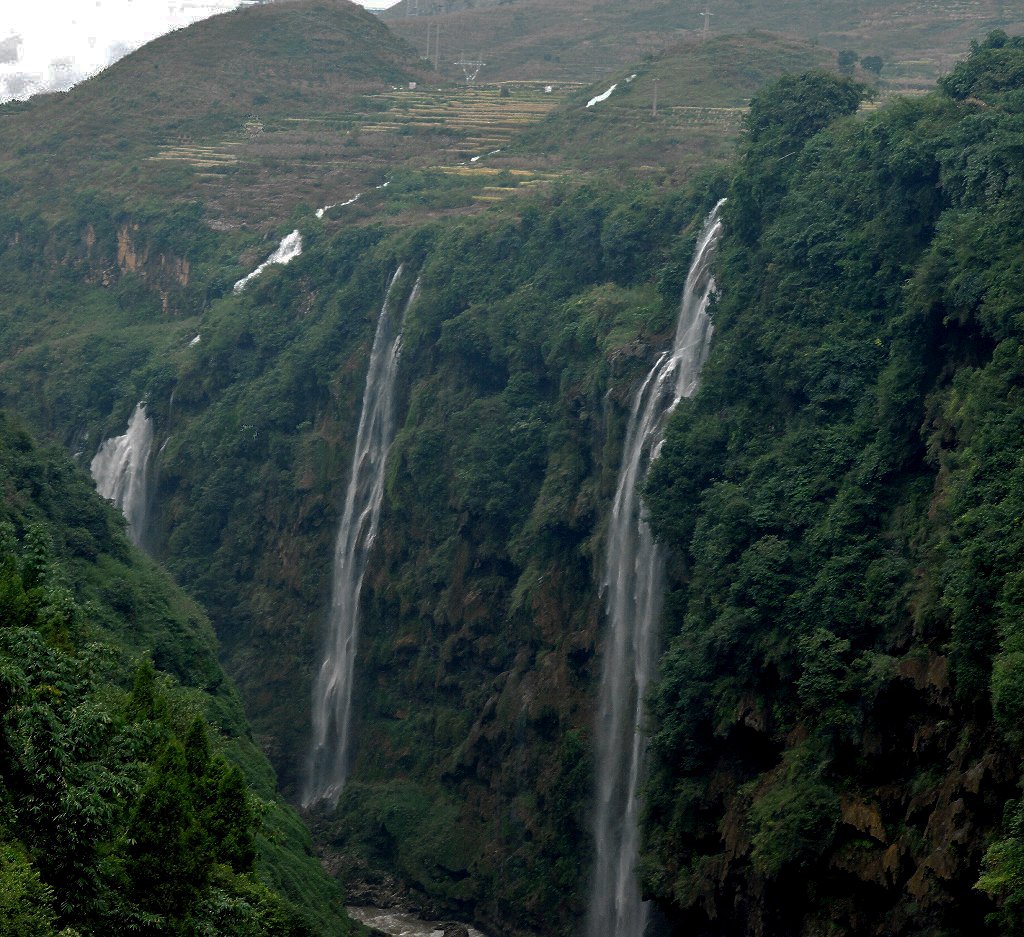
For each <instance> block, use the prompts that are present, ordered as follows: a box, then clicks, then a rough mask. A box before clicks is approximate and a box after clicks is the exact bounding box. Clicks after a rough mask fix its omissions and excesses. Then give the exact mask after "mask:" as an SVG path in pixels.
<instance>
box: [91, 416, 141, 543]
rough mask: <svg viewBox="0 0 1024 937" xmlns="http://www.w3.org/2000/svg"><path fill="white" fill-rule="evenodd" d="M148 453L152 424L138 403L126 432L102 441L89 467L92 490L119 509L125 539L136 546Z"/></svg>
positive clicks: (139, 538) (138, 537)
mask: <svg viewBox="0 0 1024 937" xmlns="http://www.w3.org/2000/svg"><path fill="white" fill-rule="evenodd" d="M152 450H153V421H152V420H151V419H150V418H149V417H148V416H146V407H145V405H144V404H141V403H140V404H138V405H136V407H135V412H134V413H133V414H132V417H131V419H130V420H129V421H128V432H127V433H125V434H124V435H123V436H115V437H114V438H112V439H108V440H106V441H105V442H104V443H103V444H102V445H101V446H100V449H99V452H97V453H96V455H95V456H93V460H92V462H91V463H90V464H89V471H90V472H91V473H92V477H93V480H94V481H95V482H96V490H97V491H98V492H99V493H100V494H101V495H102V496H103V497H104V498H106V499H108V500H109V501H113V502H114V504H116V505H117V506H118V507H119V508H120V509H121V512H122V513H123V514H124V516H125V518H126V519H127V521H128V536H129V537H130V538H131V541H132V543H134V544H135V545H136V546H139V545H140V544H141V542H142V538H143V536H144V534H145V530H146V514H147V509H148V506H149V461H150V459H149V456H150V453H151V452H152Z"/></svg>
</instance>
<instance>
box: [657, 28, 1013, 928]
mask: <svg viewBox="0 0 1024 937" xmlns="http://www.w3.org/2000/svg"><path fill="white" fill-rule="evenodd" d="M848 93H849V92H848V90H846V89H843V88H840V87H837V86H836V85H835V83H834V82H833V81H831V80H829V79H826V78H824V77H822V76H818V77H806V78H801V79H792V80H789V79H787V80H784V81H783V82H780V83H779V84H777V85H776V86H774V87H772V88H770V89H768V90H766V91H765V92H763V93H762V94H761V95H759V97H758V98H757V99H756V101H755V103H754V106H753V109H752V111H751V117H750V122H749V137H748V140H747V143H746V146H745V148H744V152H743V157H742V161H741V164H740V166H739V169H738V172H737V176H736V178H735V180H734V182H733V185H732V200H731V202H730V203H729V206H728V210H727V212H726V231H727V235H726V238H725V241H724V242H723V246H722V252H721V260H720V264H719V283H720V286H721V297H720V300H719V302H718V304H717V306H716V307H715V311H714V319H715V324H716V329H717V338H716V345H715V348H714V352H713V354H712V357H711V359H710V361H709V363H708V366H707V368H706V371H705V381H704V387H703V389H702V391H701V393H700V395H699V396H698V398H697V399H695V400H694V401H693V402H692V404H690V405H688V406H685V407H683V408H681V409H680V412H679V414H678V416H677V417H676V419H675V421H674V422H673V424H672V426H671V427H670V432H669V435H668V440H667V442H666V445H665V448H664V451H663V455H662V459H661V461H660V462H659V463H658V464H657V465H656V467H655V469H654V472H653V473H652V477H651V478H650V482H649V485H648V498H649V500H650V504H651V507H652V516H653V518H654V521H655V524H656V526H657V529H658V530H659V531H660V533H661V535H662V536H663V538H664V539H665V541H666V542H667V543H668V544H670V545H671V548H672V551H673V557H674V568H675V579H676V589H675V591H674V592H673V595H672V597H671V603H670V604H671V612H670V615H669V624H668V628H669V630H670V633H671V635H672V639H671V643H670V645H669V648H668V651H667V653H666V655H665V657H664V660H663V668H662V670H663V675H662V680H661V683H660V685H659V687H658V688H657V690H656V692H655V694H654V698H653V707H652V712H651V719H652V725H653V731H654V738H653V744H652V748H653V760H654V764H653V771H652V777H651V780H650V783H649V787H648V808H647V809H648V815H647V855H646V859H645V872H646V874H645V879H646V884H647V887H648V889H649V890H650V892H651V893H652V894H653V895H655V896H656V897H657V898H658V900H659V902H660V903H661V904H662V906H663V907H665V908H666V909H667V910H668V911H669V914H670V917H671V919H672V920H673V921H674V922H675V924H676V925H677V927H678V929H679V930H680V931H681V932H693V933H707V934H732V933H746V934H779V933H787V934H811V933H820V932H822V931H823V930H828V931H829V932H830V933H846V934H866V933H885V934H893V935H897V934H899V935H911V934H915V935H917V934H920V935H924V934H937V933H950V934H952V933H968V932H974V933H984V932H991V933H1009V932H1011V931H1012V932H1014V933H1017V932H1019V930H1020V928H1021V926H1022V919H1021V916H1020V915H1021V911H1020V909H1021V899H1022V894H1021V888H1020V874H1019V870H1020V867H1021V859H1022V856H1024V840H1022V839H1021V820H1020V807H1019V806H1018V804H1017V802H1016V801H1015V799H1014V798H1016V797H1018V796H1019V785H1020V783H1021V774H1020V765H1021V754H1022V752H1021V747H1020V746H1021V732H1020V727H1021V721H1020V718H1021V709H1020V707H1021V699H1022V696H1021V688H1022V682H1021V681H1022V680H1024V668H1022V667H1021V642H1022V640H1024V631H1022V628H1021V621H1022V619H1024V616H1022V611H1024V609H1022V606H1021V593H1020V589H1019V579H1020V568H1021V559H1022V557H1021V552H1022V550H1024V539H1022V537H1021V533H1020V529H1021V528H1020V522H1021V517H1022V516H1024V511H1022V507H1024V505H1022V504H1021V491H1022V490H1024V489H1022V488H1021V484H1020V479H1019V477H1018V476H1019V474H1020V472H1021V465H1022V464H1024V459H1022V457H1024V450H1022V444H1021V438H1022V437H1021V433H1020V426H1021V420H1022V419H1024V409H1022V404H1021V380H1022V377H1021V375H1022V371H1021V361H1022V355H1024V351H1022V344H1021V341H1022V333H1021V327H1022V320H1021V309H1022V303H1024V277H1022V267H1021V260H1020V258H1021V256H1022V234H1021V232H1022V231H1024V224H1022V223H1024V214H1022V206H1024V200H1022V198H1021V195H1022V192H1024V151H1022V149H1021V146H1020V141H1021V139H1022V136H1021V133H1022V131H1024V41H1022V40H1020V39H1015V40H1008V39H1007V37H1006V36H1005V35H1003V34H1001V33H994V34H992V35H991V36H990V37H989V38H988V39H987V40H986V41H985V42H984V43H983V44H981V45H980V46H977V47H975V48H974V49H973V51H972V54H971V56H970V58H969V59H968V60H967V61H965V62H963V63H961V64H960V65H959V66H957V68H956V69H955V70H954V71H953V72H952V73H951V74H950V75H949V76H947V77H946V78H945V79H943V81H942V82H941V90H940V91H938V92H936V93H934V94H932V95H930V96H929V97H927V98H923V99H918V100H912V101H902V102H898V103H895V104H893V105H891V106H890V107H888V108H886V109H883V110H882V111H881V112H880V113H876V114H874V115H871V116H868V117H865V118H859V117H846V118H842V119H837V120H835V121H834V122H832V123H829V125H828V126H827V127H825V128H824V129H822V124H823V123H825V122H826V120H827V119H828V118H829V116H838V115H840V114H841V113H843V112H849V111H850V110H851V108H852V102H851V100H850V99H849V97H848ZM979 876H983V877H981V882H980V886H979V884H978V882H979ZM992 899H995V902H994V903H993V900H992ZM986 915H991V917H989V925H988V930H986V924H985V921H986Z"/></svg>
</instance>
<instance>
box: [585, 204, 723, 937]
mask: <svg viewBox="0 0 1024 937" xmlns="http://www.w3.org/2000/svg"><path fill="white" fill-rule="evenodd" d="M724 201H725V200H724V199H723V200H722V201H721V202H719V203H718V204H717V205H716V206H715V208H714V210H713V211H712V212H711V214H710V215H709V216H708V219H707V221H706V222H705V225H704V229H703V231H702V232H701V235H700V238H699V240H698V242H697V247H696V250H695V251H694V255H693V260H692V262H691V265H690V272H689V274H688V275H687V278H686V287H685V289H684V290H683V297H682V302H681V304H680V310H679V321H678V323H677V325H676V334H675V339H674V342H673V345H672V348H671V350H670V351H667V352H665V353H664V354H663V355H662V356H661V357H660V358H659V359H658V361H657V363H656V364H655V365H654V367H653V368H652V369H651V370H650V372H649V373H648V374H647V377H646V378H645V379H644V381H643V383H642V384H641V385H640V387H639V388H638V390H637V392H636V395H635V397H634V398H633V404H632V410H631V412H630V416H629V423H628V426H627V429H626V441H625V445H624V447H623V451H622V464H621V466H620V468H619V480H618V487H617V489H616V491H615V500H614V502H613V504H612V513H611V517H610V519H609V523H608V545H607V552H606V554H605V573H604V589H605V597H606V611H607V616H608V632H607V636H606V639H605V646H604V670H603V673H602V678H601V690H600V698H599V709H598V722H597V727H596V749H597V750H596V755H597V803H596V810H595V818H594V850H595V861H594V873H593V883H592V889H593V890H592V892H591V898H590V905H589V908H588V912H587V935H588V937H642V935H643V933H644V930H645V928H646V926H647V919H648V912H649V908H648V904H647V902H644V901H642V900H641V896H640V884H639V881H638V878H637V869H636V863H637V857H638V854H639V846H640V824H639V819H640V818H639V811H640V803H639V797H638V792H639V786H640V782H641V780H642V778H643V767H644V754H645V749H646V738H645V736H644V731H643V713H644V699H645V697H646V695H647V690H648V687H649V686H650V682H651V678H652V677H653V675H654V670H655V666H656V663H657V655H658V640H657V639H658V628H659V625H660V620H661V609H662V601H663V592H664V576H665V557H664V554H663V552H662V550H661V548H660V546H659V545H658V544H657V543H655V541H654V537H653V536H652V534H651V530H650V527H649V526H648V525H647V521H646V519H645V517H644V511H643V509H642V507H641V503H640V487H641V486H642V484H643V480H644V477H645V476H646V474H647V468H648V466H649V465H650V462H651V459H652V458H654V456H656V455H657V451H658V449H659V447H660V446H661V443H662V440H663V438H664V430H665V423H666V421H667V419H668V416H669V414H670V413H671V412H672V410H673V409H674V408H675V406H676V404H677V403H678V402H679V401H680V400H681V399H682V398H683V397H690V396H691V395H692V394H693V393H694V391H696V389H697V384H698V380H699V378H700V370H701V367H702V366H703V364H704V360H705V358H706V357H707V353H708V348H709V346H710V343H711V331H712V330H711V320H710V318H709V317H708V315H707V305H708V301H709V299H710V298H711V295H712V293H713V292H714V278H713V277H712V275H711V264H712V261H713V260H714V256H715V249H716V247H717V245H718V240H719V237H720V236H721V232H722V223H721V221H720V220H719V213H720V211H721V207H722V205H723V203H724Z"/></svg>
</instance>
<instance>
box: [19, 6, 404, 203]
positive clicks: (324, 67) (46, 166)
mask: <svg viewBox="0 0 1024 937" xmlns="http://www.w3.org/2000/svg"><path fill="white" fill-rule="evenodd" d="M417 77H420V75H419V72H418V71H417V69H416V67H415V55H414V54H413V53H412V51H411V50H410V49H409V48H407V47H406V46H405V45H404V44H403V43H402V42H401V41H399V40H397V39H395V38H394V37H393V36H392V35H391V34H390V33H389V32H388V30H387V29H386V28H385V27H384V26H383V25H382V24H381V23H380V21H379V20H378V19H377V18H376V17H374V16H372V15H371V14H369V13H367V12H366V11H365V10H363V9H362V8H361V7H358V6H356V5H355V4H352V3H349V2H347V0H296V2H288V3H275V4H270V5H264V6H255V7H248V8H245V9H242V10H239V11H236V12H232V13H226V14H222V15H220V16H215V17H213V18H211V19H209V20H206V21H203V22H201V23H198V24H195V25H193V26H191V27H189V28H188V29H186V30H181V31H178V32H175V33H171V34H168V35H166V36H163V37H161V38H160V39H157V40H155V41H154V42H152V43H149V44H148V45H146V46H145V47H143V48H142V49H140V50H139V51H137V52H136V53H134V54H133V55H130V56H128V57H127V58H124V59H122V60H121V61H119V62H118V63H116V64H115V65H114V66H112V67H111V68H110V69H108V70H106V71H104V72H102V73H101V74H100V75H98V76H96V77H95V78H92V79H90V80H89V81H86V82H84V83H83V84H81V85H79V86H78V87H76V88H74V89H73V90H72V91H70V92H68V93H67V94H58V95H48V96H45V97H43V98H39V99H34V100H32V101H30V102H28V103H25V104H9V105H7V106H5V107H2V108H0V141H2V142H0V153H3V154H4V155H3V157H2V158H0V169H2V172H3V176H4V178H5V179H6V180H7V181H8V182H10V183H12V186H11V187H10V188H8V189H7V191H6V192H5V201H6V202H7V203H8V205H9V206H10V207H14V208H20V207H23V206H34V205H35V203H36V202H38V201H39V200H38V199H37V198H36V197H35V194H34V193H38V192H41V191H47V192H49V193H50V196H49V198H48V199H47V200H46V209H47V212H48V214H50V216H51V217H52V215H53V214H54V213H55V211H57V210H59V209H61V208H65V207H66V206H65V205H62V204H61V203H62V199H64V198H71V199H73V198H74V197H75V194H76V193H77V191H78V190H80V189H82V188H90V189H98V190H101V191H104V192H120V191H126V192H128V193H130V194H131V198H132V199H133V201H135V202H136V203H138V202H139V201H141V200H144V199H145V198H146V197H154V198H159V199H161V200H167V199H173V198H187V197H194V196H195V195H197V194H199V195H202V196H203V197H204V199H205V200H206V201H207V202H211V203H213V204H214V205H217V206H219V207H220V208H221V210H222V212H223V213H225V214H230V213H234V215H238V214H242V215H245V214H246V206H247V204H249V203H256V204H257V205H258V208H259V211H260V215H261V216H262V217H264V218H265V217H266V215H267V214H273V213H274V212H275V211H276V212H278V213H279V214H280V215H286V214H288V213H289V212H290V211H291V209H292V207H293V206H294V205H295V203H296V202H298V201H299V200H300V198H301V195H300V194H299V193H300V192H303V193H305V190H308V189H309V188H313V189H315V188H316V187H317V186H316V185H313V184H311V183H313V175H314V174H313V173H312V172H306V171H304V166H303V163H305V162H308V161H309V160H310V152H311V151H316V153H317V155H318V156H319V159H318V160H314V162H319V163H320V164H321V167H322V166H323V164H324V163H325V162H327V158H326V157H325V154H324V152H323V150H324V148H325V147H333V148H336V147H338V146H339V145H340V144H341V142H342V141H340V140H339V139H338V134H337V133H335V134H333V135H332V137H331V138H330V139H328V140H327V141H322V140H321V141H312V142H310V141H308V140H307V139H306V138H305V137H302V138H299V139H296V138H295V137H294V136H289V135H287V134H286V135H285V136H284V138H283V139H282V140H281V142H280V143H279V145H277V146H276V147H268V146H266V145H265V143H262V144H261V142H260V138H259V137H258V136H257V138H256V139H255V140H253V139H252V137H253V135H254V134H256V128H257V127H258V126H259V125H260V124H262V125H264V128H266V126H267V125H271V126H273V125H274V122H280V121H288V120H289V119H291V118H300V117H307V118H320V117H328V118H330V117H334V118H338V117H344V116H345V115H347V114H348V113H349V112H351V111H352V110H353V109H354V107H355V103H356V102H357V101H359V100H361V98H362V95H364V94H367V93H374V92H380V91H384V90H386V89H387V88H390V87H391V86H392V85H394V84H396V83H404V82H405V81H407V80H409V79H411V78H417ZM345 129H346V128H341V131H340V132H341V135H342V136H343V135H344V131H345ZM196 147H206V148H208V149H207V150H197V149H195V148H196ZM171 148H184V149H185V150H186V151H187V152H188V153H190V154H191V155H192V156H193V157H195V159H194V160H193V161H188V160H181V159H167V158H166V157H167V156H168V155H173V154H174V153H175V152H179V150H176V149H171ZM211 152H213V153H214V156H213V157H212V158H211V156H210V154H211ZM41 157H43V158H41ZM154 157H165V158H163V159H160V158H157V159H154ZM204 157H205V160H204ZM196 161H198V162H199V163H202V162H206V163H210V162H215V163H217V165H193V163H194V162H196ZM326 168H327V176H328V178H326V179H323V180H319V182H320V183H321V184H325V185H326V184H330V185H333V186H334V187H336V188H339V187H342V186H344V185H350V184H354V183H355V182H356V181H359V180H361V179H364V178H365V177H366V175H367V168H366V167H363V171H362V172H361V173H357V174H356V175H355V177H352V173H351V171H350V172H349V173H348V174H346V172H345V171H343V170H342V169H339V168H338V167H333V168H332V167H330V166H327V167H326ZM282 169H284V171H282ZM349 169H350V167H349ZM203 173H206V174H207V175H203ZM58 183H59V184H58Z"/></svg>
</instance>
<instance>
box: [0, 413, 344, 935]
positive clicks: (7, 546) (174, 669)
mask: <svg viewBox="0 0 1024 937" xmlns="http://www.w3.org/2000/svg"><path fill="white" fill-rule="evenodd" d="M121 527H122V523H121V518H120V516H119V515H117V514H116V513H115V512H114V510H113V509H112V508H110V507H109V506H108V505H105V504H104V503H103V502H102V500H101V499H100V498H99V496H98V495H97V494H96V493H95V492H94V491H93V490H92V487H91V485H90V483H89V481H88V479H87V478H86V477H85V476H84V475H83V473H82V472H81V471H80V470H78V469H76V468H74V466H72V465H71V463H70V461H69V460H68V459H67V457H66V456H64V455H63V454H59V453H56V452H52V451H46V450H42V449H40V448H37V447H36V446H35V445H34V444H33V443H32V441H31V440H30V439H29V437H28V436H27V435H26V433H25V432H24V431H23V430H21V429H20V428H18V427H17V426H16V425H14V424H12V422H11V421H10V420H9V419H8V417H7V416H6V415H5V414H3V413H2V412H0V753H2V757H0V931H2V932H3V933H4V934H10V935H15V934H18V935H28V934H32V935H38V937H47V935H54V934H56V932H57V930H58V929H61V928H70V929H66V930H61V933H62V934H66V935H72V934H80V935H83V937H85V935H92V934H97V935H99V934H111V933H129V932H131V933H147V934H178V933H180V934H184V933H190V934H195V933H216V934H225V935H231V934H237V935H241V934H246V935H252V937H256V935H267V937H271V935H275V937H284V935H288V937H300V935H313V934H317V935H320V934H338V935H343V934H348V933H350V932H352V925H351V923H350V922H349V921H348V920H347V918H346V917H345V915H344V912H343V909H342V907H341V895H340V892H339V891H338V890H337V888H336V887H335V886H334V884H333V883H332V882H331V881H330V880H328V879H327V878H326V876H324V875H323V872H322V870H321V869H320V868H319V866H318V864H317V862H316V861H315V860H314V859H313V857H312V854H311V850H310V845H309V842H308V836H307V834H306V832H305V830H304V829H303V828H302V824H301V822H300V821H299V819H298V817H297V816H296V815H295V814H294V812H293V811H291V810H290V809H289V808H287V807H286V806H285V805H284V804H283V803H281V801H280V799H279V798H278V796H277V794H276V791H275V785H274V777H273V773H272V771H271V769H270V766H269V765H268V764H267V762H266V760H265V759H264V758H263V757H262V756H261V755H260V754H259V752H258V751H257V749H256V748H255V746H254V745H253V743H252V739H251V738H250V736H249V734H248V731H247V726H246V723H245V718H244V716H243V715H242V711H241V706H240V704H239V700H238V697H237V694H236V693H235V691H234V689H233V687H232V686H231V684H230V683H229V682H228V681H227V680H226V679H225V677H224V674H223V672H222V671H221V670H220V667H219V666H218V665H217V662H216V657H215V641H214V637H213V632H212V630H211V629H210V626H209V622H208V621H207V620H206V618H205V616H204V614H203V613H202V611H201V610H200V609H199V607H198V606H197V605H196V604H195V603H194V602H192V601H191V600H189V599H187V598H186V597H185V596H184V595H183V594H182V593H181V592H180V590H178V589H177V588H176V587H175V586H174V585H173V584H172V583H171V582H170V580H169V579H168V578H167V576H166V574H164V573H162V572H161V571H160V570H158V569H157V568H156V567H155V566H154V565H153V563H152V562H150V561H149V560H147V559H146V558H145V557H143V556H142V555H141V554H139V553H138V552H137V551H136V550H135V549H134V548H133V547H131V546H130V545H129V543H128V542H127V540H126V539H125V537H124V534H123V532H122V530H121ZM150 655H152V657H153V658H154V659H155V662H156V668H159V670H158V669H156V668H154V665H153V663H152V661H151V660H150Z"/></svg>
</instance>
